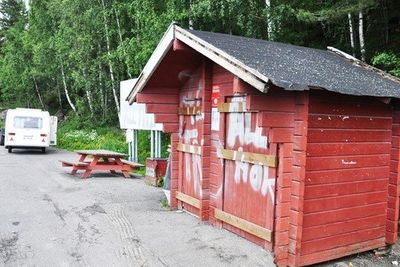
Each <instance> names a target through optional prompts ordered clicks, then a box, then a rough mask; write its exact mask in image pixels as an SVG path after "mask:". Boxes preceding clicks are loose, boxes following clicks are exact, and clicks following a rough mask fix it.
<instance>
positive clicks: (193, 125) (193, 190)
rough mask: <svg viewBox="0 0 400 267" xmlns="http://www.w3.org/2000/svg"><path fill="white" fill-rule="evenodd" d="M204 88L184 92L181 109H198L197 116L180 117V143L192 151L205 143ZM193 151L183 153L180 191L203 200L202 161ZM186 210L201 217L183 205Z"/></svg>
mask: <svg viewBox="0 0 400 267" xmlns="http://www.w3.org/2000/svg"><path fill="white" fill-rule="evenodd" d="M201 94H202V88H201V87H198V86H196V87H195V88H192V87H190V88H189V89H186V90H182V92H181V99H180V107H181V108H189V109H190V110H191V111H190V112H189V113H196V112H193V110H192V109H195V108H198V109H199V111H198V112H197V113H196V114H181V115H180V116H179V129H180V143H181V144H184V145H188V146H191V149H195V148H199V147H201V145H202V143H203V123H204V115H203V113H202V112H201V104H202V99H201ZM193 152H195V150H193V151H186V152H181V153H182V156H181V157H182V158H181V161H180V162H181V164H182V166H181V174H180V181H179V184H180V188H179V191H180V192H181V193H183V194H185V195H188V196H190V197H193V198H195V199H201V198H202V185H201V182H202V178H203V173H202V159H201V155H200V154H198V153H193ZM182 204H183V206H184V209H186V210H188V211H189V212H191V213H193V214H195V215H199V210H198V209H197V208H194V207H193V206H190V205H188V204H185V203H182Z"/></svg>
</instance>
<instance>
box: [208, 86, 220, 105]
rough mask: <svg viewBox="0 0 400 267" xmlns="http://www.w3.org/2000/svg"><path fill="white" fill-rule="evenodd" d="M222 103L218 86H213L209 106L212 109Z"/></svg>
mask: <svg viewBox="0 0 400 267" xmlns="http://www.w3.org/2000/svg"><path fill="white" fill-rule="evenodd" d="M221 103H222V96H221V91H220V90H219V87H218V86H214V87H213V89H212V93H211V105H212V106H213V107H218V105H219V104H221Z"/></svg>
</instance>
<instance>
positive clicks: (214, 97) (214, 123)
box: [211, 86, 222, 131]
mask: <svg viewBox="0 0 400 267" xmlns="http://www.w3.org/2000/svg"><path fill="white" fill-rule="evenodd" d="M221 103H222V95H221V91H220V89H219V87H218V86H214V87H213V89H212V93H211V105H212V109H211V130H212V131H219V123H220V114H219V112H218V106H219V105H220V104H221Z"/></svg>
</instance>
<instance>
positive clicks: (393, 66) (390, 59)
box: [372, 51, 400, 78]
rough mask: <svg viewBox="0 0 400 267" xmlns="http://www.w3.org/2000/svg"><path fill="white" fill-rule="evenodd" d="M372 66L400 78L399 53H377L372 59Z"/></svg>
mask: <svg viewBox="0 0 400 267" xmlns="http://www.w3.org/2000/svg"><path fill="white" fill-rule="evenodd" d="M372 64H374V65H376V66H378V67H381V68H383V69H384V70H386V71H388V72H389V73H390V74H392V75H394V76H397V77H399V78H400V53H397V54H396V53H394V52H392V51H389V52H380V53H377V54H376V55H375V56H374V57H373V59H372Z"/></svg>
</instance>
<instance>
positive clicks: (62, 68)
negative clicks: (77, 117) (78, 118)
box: [60, 59, 76, 113]
mask: <svg viewBox="0 0 400 267" xmlns="http://www.w3.org/2000/svg"><path fill="white" fill-rule="evenodd" d="M60 64H61V75H62V80H63V85H64V91H65V96H66V98H67V101H68V104H69V106H70V107H71V108H72V110H73V111H74V112H75V113H76V107H75V105H74V103H72V101H71V98H70V97H69V93H68V87H67V81H66V79H65V72H64V64H63V62H62V60H61V59H60Z"/></svg>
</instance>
